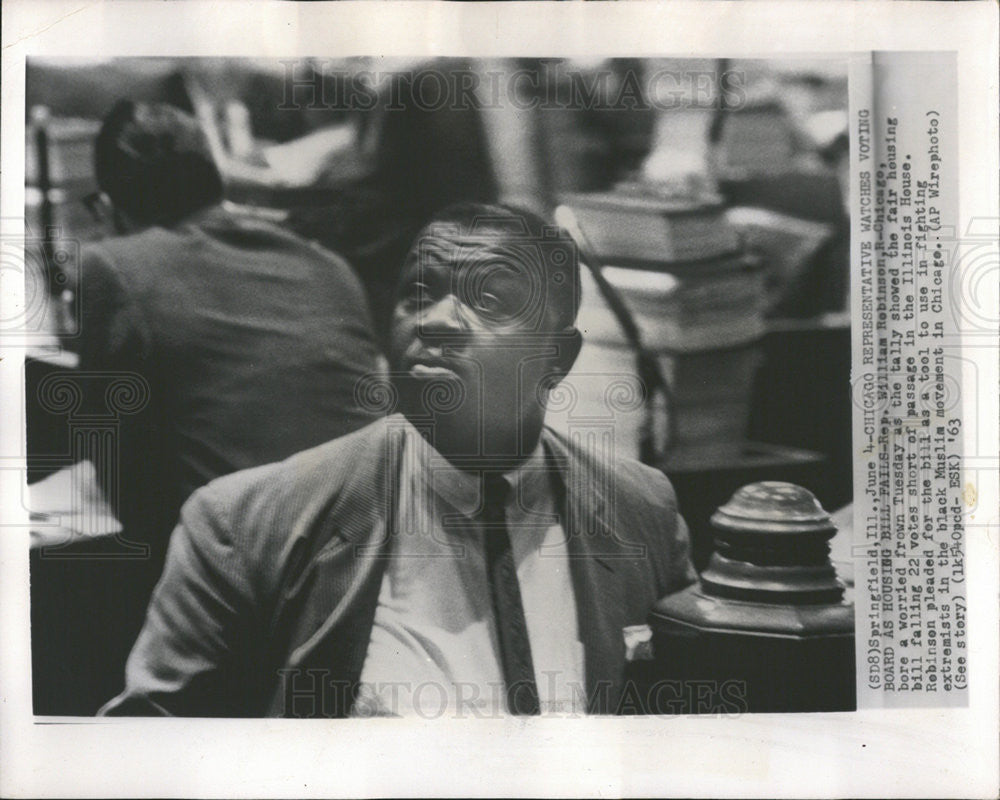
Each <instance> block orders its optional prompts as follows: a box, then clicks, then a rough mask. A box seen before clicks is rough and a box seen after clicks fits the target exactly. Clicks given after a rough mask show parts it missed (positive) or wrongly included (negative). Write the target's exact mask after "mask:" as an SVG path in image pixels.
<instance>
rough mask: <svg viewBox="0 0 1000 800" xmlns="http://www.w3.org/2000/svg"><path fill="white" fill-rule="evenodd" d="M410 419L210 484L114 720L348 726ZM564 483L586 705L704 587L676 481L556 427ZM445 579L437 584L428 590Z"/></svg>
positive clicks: (155, 607) (554, 450)
mask: <svg viewBox="0 0 1000 800" xmlns="http://www.w3.org/2000/svg"><path fill="white" fill-rule="evenodd" d="M403 425H404V422H403V420H402V418H401V417H399V416H392V417H387V418H385V419H381V420H379V421H377V422H375V423H373V424H371V425H369V426H367V427H365V428H362V429H361V430H359V431H357V432H355V433H352V434H349V435H347V436H344V437H342V438H339V439H335V440H333V441H331V442H328V443H327V444H324V445H321V446H320V447H316V448H313V449H311V450H307V451H305V452H302V453H299V454H297V455H295V456H293V457H292V458H289V459H288V460H286V461H283V462H280V463H277V464H270V465H267V466H263V467H257V468H255V469H250V470H245V471H242V472H238V473H234V474H232V475H228V476H226V477H223V478H219V479H217V480H215V481H213V482H212V483H210V484H209V485H208V486H206V487H204V488H202V489H200V490H199V491H198V492H196V493H195V494H194V495H193V496H192V497H191V499H190V500H189V501H188V503H187V504H186V505H185V507H184V509H183V511H182V514H181V520H180V523H179V524H178V526H177V528H176V529H175V531H174V533H173V536H172V539H171V542H170V550H169V554H168V557H167V565H166V568H165V570H164V573H163V576H162V578H161V579H160V583H159V585H158V586H157V589H156V591H155V593H154V595H153V598H152V602H151V603H150V607H149V611H148V614H147V618H146V622H145V626H144V627H143V630H142V632H141V634H140V635H139V638H138V640H137V642H136V644H135V647H134V649H133V651H132V654H131V656H130V657H129V661H128V666H127V668H126V687H125V690H124V692H123V693H122V694H121V695H119V696H118V697H116V698H115V699H114V700H112V701H111V702H109V703H108V704H107V705H106V706H105V707H104V708H103V709H102V711H101V713H104V714H118V715H125V714H132V715H160V714H171V715H180V716H225V717H262V716H294V717H313V716H330V717H340V716H346V715H347V714H349V712H350V708H351V703H352V701H353V698H354V692H355V691H356V689H357V685H358V679H359V676H360V673H361V668H362V665H363V664H364V659H365V653H366V651H367V647H368V641H369V637H370V633H371V628H372V622H373V619H374V615H375V608H376V605H377V602H378V594H379V589H380V586H381V582H382V575H383V572H384V569H385V565H386V562H387V559H388V558H389V557H390V542H391V538H392V535H393V532H394V528H395V515H396V510H397V505H398V503H397V491H398V484H399V465H400V462H401V459H400V454H401V451H402V446H403ZM542 441H543V443H544V447H545V451H546V455H547V457H548V459H549V463H550V464H551V465H552V467H553V472H554V474H555V475H556V476H557V480H556V482H555V483H556V485H557V487H558V492H557V499H558V503H559V508H560V513H561V519H562V523H563V527H564V529H565V531H566V533H567V539H568V549H569V554H570V571H571V576H572V582H573V588H574V591H575V594H576V604H577V609H578V615H579V630H580V638H581V640H582V642H583V645H584V653H585V656H584V669H585V679H586V689H587V692H588V707H589V710H590V711H591V712H593V713H614V711H615V710H616V708H617V706H618V702H619V700H620V698H621V693H622V688H623V681H624V671H625V663H626V659H625V645H624V640H623V635H622V629H623V628H624V627H625V626H628V625H636V624H642V623H644V622H645V620H646V616H647V614H648V612H649V610H650V608H651V606H652V605H653V603H654V602H655V601H656V600H658V599H659V598H660V597H662V596H664V595H666V594H669V593H671V592H675V591H678V590H680V589H682V588H684V587H685V586H687V585H689V584H690V583H692V582H693V581H694V580H695V577H696V576H695V572H694V569H693V568H692V566H691V562H690V558H689V546H688V538H687V529H686V526H685V525H684V521H683V520H682V519H681V517H680V515H679V514H678V513H677V508H676V501H675V497H674V493H673V489H672V488H671V486H670V484H669V482H668V481H667V479H666V477H665V476H664V475H663V474H662V473H660V472H657V471H656V470H654V469H651V468H649V467H646V466H643V465H641V464H639V463H637V462H635V461H631V460H622V461H615V462H614V463H610V462H608V461H606V460H604V459H603V458H602V457H600V456H597V455H595V454H594V453H592V452H590V450H589V449H588V448H587V447H586V446H584V445H583V443H582V441H573V440H570V439H566V438H563V437H561V436H560V435H558V434H556V433H555V432H554V431H552V430H550V429H546V430H545V431H544V432H543V436H542ZM431 588H432V587H428V590H429V591H430V590H431Z"/></svg>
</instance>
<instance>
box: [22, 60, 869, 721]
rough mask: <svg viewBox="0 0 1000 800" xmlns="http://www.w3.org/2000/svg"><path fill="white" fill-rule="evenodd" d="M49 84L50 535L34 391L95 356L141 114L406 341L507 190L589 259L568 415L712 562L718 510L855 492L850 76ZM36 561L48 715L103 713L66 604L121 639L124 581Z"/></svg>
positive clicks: (589, 73)
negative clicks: (478, 216) (101, 297)
mask: <svg viewBox="0 0 1000 800" xmlns="http://www.w3.org/2000/svg"><path fill="white" fill-rule="evenodd" d="M26 90H27V107H26V109H25V112H26V119H27V140H26V142H25V167H26V184H27V185H26V190H27V194H26V209H25V216H26V229H27V235H28V242H27V248H26V251H25V263H26V267H27V271H28V280H29V285H28V291H29V294H28V297H29V301H30V304H33V307H35V308H36V309H37V311H36V312H33V313H34V316H33V318H32V325H33V326H34V327H35V328H36V330H37V332H38V336H36V337H34V338H33V347H32V351H31V353H30V357H29V359H28V362H27V364H26V391H25V398H26V403H27V408H28V452H29V483H30V484H32V485H33V486H35V487H43V488H41V489H39V490H38V491H36V492H35V493H34V494H33V496H32V497H31V499H30V501H29V502H30V503H31V504H32V511H33V512H35V513H36V515H37V518H38V519H42V518H43V517H44V515H45V514H46V513H52V512H53V507H54V506H58V504H59V503H60V502H62V501H61V500H60V499H59V498H60V496H61V495H60V492H65V491H68V490H67V489H66V487H67V486H69V485H70V484H69V483H65V482H64V483H63V484H57V483H56V481H58V480H60V478H59V476H60V475H61V474H63V475H64V474H65V473H64V470H65V469H66V467H67V464H66V460H67V454H68V453H69V451H70V445H69V441H68V438H67V437H68V430H69V425H68V421H67V418H66V416H65V414H62V415H61V414H59V413H57V412H55V411H53V410H52V408H51V406H43V405H42V404H41V403H39V401H38V387H39V385H40V384H41V382H42V381H44V379H45V377H46V376H47V375H50V374H51V373H52V372H53V371H59V370H72V369H73V367H74V359H73V355H72V353H71V352H70V351H68V350H67V349H66V348H64V347H62V346H60V341H61V340H60V338H59V337H60V336H62V337H67V336H68V337H72V336H73V335H74V333H75V332H76V331H78V325H79V320H78V318H77V316H78V315H77V313H76V309H77V302H76V300H77V298H76V293H77V287H75V286H74V277H73V274H72V271H71V270H69V269H66V265H67V263H68V262H70V261H71V260H72V256H73V253H74V250H75V248H77V247H78V245H79V243H82V242H87V241H92V240H96V239H100V238H102V237H105V236H110V235H114V229H113V226H112V219H111V216H110V214H109V210H108V207H107V204H106V202H105V201H104V199H103V198H102V197H101V194H100V192H99V191H98V187H97V185H96V181H95V178H94V167H93V150H94V139H95V136H96V134H97V132H98V130H99V128H100V124H101V120H102V118H103V117H104V115H105V114H106V113H107V112H108V111H109V110H110V109H111V108H112V106H113V105H114V104H115V102H116V101H118V100H119V99H122V98H127V99H131V100H134V101H161V102H167V103H170V104H172V105H175V106H177V107H179V108H181V109H184V110H186V111H188V112H189V113H191V114H193V115H194V116H195V117H196V118H197V119H198V121H199V123H200V124H201V127H202V129H203V130H204V132H205V134H206V136H207V138H208V141H209V144H210V147H211V150H212V156H213V158H214V160H215V162H216V164H217V166H218V167H219V170H220V172H221V174H222V176H223V180H224V184H225V197H226V203H227V204H228V205H230V206H232V207H234V208H239V209H240V210H241V211H242V212H244V213H249V214H254V215H259V216H260V217H261V218H265V219H268V220H271V221H273V222H276V223H278V224H280V225H282V226H286V227H287V228H288V229H289V230H292V231H295V232H296V233H297V234H299V235H301V236H302V237H305V238H307V239H310V240H313V241H315V242H317V243H318V244H320V245H322V246H323V247H325V248H328V249H330V250H332V251H334V252H336V253H339V254H340V255H342V256H343V257H344V258H345V259H346V260H347V261H348V262H349V263H350V265H351V266H352V268H353V269H354V270H355V271H356V273H357V275H358V277H359V279H360V280H361V282H362V284H363V286H364V289H365V291H366V293H367V297H368V300H369V304H370V307H371V311H372V315H373V318H374V324H375V327H376V331H377V332H378V333H379V334H380V335H383V336H384V333H385V328H386V323H387V319H388V314H389V312H390V305H391V297H392V292H393V288H394V283H395V280H396V276H397V274H398V270H399V267H400V265H401V262H402V258H403V255H404V253H405V252H406V250H407V248H408V247H409V245H410V243H411V242H412V239H413V237H414V234H415V233H416V231H417V230H418V229H419V227H420V226H421V224H422V223H423V221H424V220H425V219H426V218H427V217H428V215H429V214H431V213H432V212H434V211H435V210H437V209H439V208H441V207H443V206H445V205H447V204H449V203H453V202H457V201H464V200H468V201H486V202H491V201H499V202H506V203H513V204H517V205H520V206H524V207H527V208H531V209H533V210H535V211H537V212H539V213H541V214H542V215H543V216H545V217H546V218H549V219H552V220H558V221H559V222H560V223H561V224H564V225H566V226H567V227H570V228H571V232H572V233H573V234H574V236H575V237H576V238H577V240H578V244H579V245H580V246H581V250H582V252H583V254H584V256H585V258H586V260H587V262H588V266H589V267H590V268H592V269H590V270H588V269H584V270H583V278H582V280H583V305H582V308H581V311H580V316H579V321H578V326H579V327H580V329H581V331H582V332H583V334H584V339H585V345H584V349H583V351H582V353H581V356H580V359H579V361H578V363H577V365H576V367H575V369H574V371H573V373H572V374H571V376H570V378H569V379H568V380H567V381H566V382H565V384H564V385H563V387H562V391H559V390H557V392H556V393H555V394H554V395H553V402H552V407H551V412H550V417H549V422H550V424H552V425H553V426H554V427H556V428H559V429H562V430H563V431H566V432H574V431H575V432H577V433H579V432H581V431H582V432H584V433H587V432H592V433H593V435H595V436H598V437H600V439H601V441H602V442H603V444H602V446H604V447H607V448H611V449H614V451H615V452H618V453H623V454H626V455H631V456H633V457H639V458H642V459H643V460H645V461H647V462H649V463H652V464H654V465H656V466H657V467H659V468H661V469H663V470H664V471H665V472H666V473H667V474H668V475H669V477H670V478H671V480H672V482H673V484H674V486H675V488H676V490H677V494H678V499H679V503H680V508H681V511H682V512H683V513H684V515H685V517H686V519H687V520H688V523H689V525H690V527H691V530H692V536H693V542H694V549H695V561H696V566H698V567H699V568H700V567H702V566H703V565H704V562H705V559H706V558H707V556H708V553H709V550H710V542H711V535H710V531H709V526H708V518H709V516H710V515H711V513H712V512H713V511H714V510H715V509H716V508H717V507H718V506H719V505H721V504H723V503H724V502H725V501H726V500H727V499H728V498H729V497H730V496H731V494H732V493H733V492H734V491H735V490H736V489H737V488H739V487H740V486H743V485H744V484H746V483H750V482H753V481H757V480H786V481H791V482H793V483H797V484H799V485H801V486H804V487H806V488H808V489H810V490H811V491H812V492H813V493H814V494H815V495H816V497H817V498H818V499H819V501H820V502H821V503H822V504H823V506H824V507H825V508H826V509H827V510H830V511H835V510H838V509H844V508H845V507H846V506H847V505H848V504H849V503H850V501H851V482H852V471H851V435H850V424H851V411H850V409H851V403H850V386H849V378H850V317H849V313H848V311H847V307H848V274H849V263H848V244H849V205H848V197H847V191H848V186H847V184H846V180H847V168H848V155H849V154H848V140H847V100H848V87H847V73H846V64H845V62H843V61H839V60H782V61H769V60H741V59H697V60H695V59H595V60H591V61H586V62H580V61H568V60H563V59H530V60H529V59H517V60H504V61H479V60H477V61H468V60H459V59H435V60H431V61H416V60H411V61H404V60H398V59H396V60H386V59H379V58H353V59H327V58H315V59H295V60H293V61H288V60H277V59H272V60H260V59H217V58H213V59H201V58H183V59H177V58H169V59H150V58H129V59H109V60H103V61H71V60H66V59H54V60H43V59H31V60H30V61H29V63H28V69H27V87H26ZM598 270H599V272H598ZM74 480H75V481H77V483H74V484H73V486H74V487H76V488H73V489H72V491H75V492H80V491H89V489H88V490H81V489H80V488H79V481H80V480H81V478H80V477H79V475H78V476H76V477H75V478H74ZM95 502H96V501H95ZM98 516H99V515H98ZM106 516H107V517H108V519H109V521H108V522H107V525H106V527H105V529H104V531H105V533H106V532H107V531H108V530H111V529H112V528H113V526H114V523H113V509H112V510H110V511H109V512H108V513H107V514H106ZM839 519H840V520H842V521H843V520H849V514H848V513H847V512H845V513H844V514H842V515H840V516H839ZM88 525H90V526H91V527H90V529H89V533H91V534H99V533H100V532H101V524H99V523H97V522H94V520H93V519H91V520H90V521H89V522H88ZM838 538H839V539H841V538H842V537H838ZM843 541H846V540H843ZM38 543H39V545H41V544H44V543H45V539H44V537H40V538H39V539H38ZM836 548H837V545H836V543H835V552H834V555H835V558H836V557H837V555H838V553H837V550H836ZM840 556H841V557H842V559H846V556H845V555H844V551H843V550H842V551H841V553H840ZM92 569H97V567H93V568H92ZM32 570H33V575H32V583H33V586H32V589H33V601H32V615H33V624H34V627H33V630H34V632H35V641H34V657H35V676H36V684H35V686H36V692H35V702H36V713H41V714H46V713H63V714H73V713H84V714H88V713H93V711H94V710H95V709H96V705H95V703H96V704H97V705H99V703H100V702H103V701H104V700H106V699H107V698H108V697H110V696H111V694H112V693H113V691H115V690H117V686H118V684H119V682H120V677H119V676H117V675H114V676H111V677H109V678H108V679H107V680H106V681H105V682H104V683H103V684H102V683H100V682H97V683H94V682H93V681H92V682H91V684H90V685H86V686H83V685H81V684H80V682H79V680H77V681H76V683H74V681H73V679H72V678H70V677H69V676H68V675H67V673H66V666H65V663H63V662H64V655H65V653H66V652H67V650H68V649H69V650H72V647H71V646H70V645H68V644H67V642H72V641H73V640H74V637H76V638H77V639H79V637H80V636H81V633H80V631H79V619H78V618H74V617H73V615H72V614H70V613H68V612H67V609H69V608H72V607H73V606H74V605H75V604H79V603H85V604H88V605H89V614H90V619H92V620H95V621H96V622H97V627H100V625H101V624H103V623H101V619H103V618H107V619H113V611H110V610H108V609H112V608H113V606H114V603H115V599H114V590H113V581H112V584H111V585H112V588H111V589H109V590H107V591H108V594H107V596H106V597H104V599H103V600H102V599H100V598H98V597H97V596H96V595H95V594H94V585H95V580H96V579H95V578H94V576H93V574H92V575H91V576H90V577H89V578H86V579H82V578H81V577H80V576H81V574H82V573H81V568H80V566H79V564H78V563H76V564H75V566H74V565H73V564H70V563H68V562H60V561H58V560H52V559H47V560H46V559H40V558H38V557H37V555H33V562H32ZM88 581H89V582H88ZM56 585H59V586H62V587H63V590H62V591H61V592H53V591H51V589H46V588H45V587H52V586H56ZM36 586H41V587H43V590H42V591H39V592H38V593H37V595H36V592H35V589H36ZM74 586H75V587H76V588H73V587H74ZM74 593H75V594H74ZM102 603H104V604H105V606H106V608H103V610H102V606H101V604H102ZM111 627H112V628H113V627H114V626H113V625H112V626H111ZM93 635H94V634H93V631H91V632H90V633H88V634H87V636H88V637H93ZM108 636H109V637H111V638H109V639H108V641H107V642H105V643H104V645H102V646H103V647H105V648H106V649H107V650H108V651H115V652H117V650H121V649H122V647H123V645H122V644H121V642H120V641H119V640H120V639H121V640H123V639H124V638H125V637H124V636H122V635H121V634H118V636H117V638H116V639H115V638H114V637H113V636H112V634H108ZM128 644H129V645H130V644H131V638H130V639H128ZM80 647H81V648H82V647H83V644H80ZM87 647H88V648H89V650H88V652H93V651H94V650H99V649H100V647H95V646H94V645H93V642H92V638H91V641H90V644H89V645H88V646H87ZM94 657H95V658H96V657H97V656H94ZM100 672H101V670H100V669H96V668H95V669H94V670H93V673H94V674H100ZM45 676H50V677H51V679H50V680H48V681H47V683H46V682H45V680H46V679H45Z"/></svg>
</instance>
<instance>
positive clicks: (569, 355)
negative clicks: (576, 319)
mask: <svg viewBox="0 0 1000 800" xmlns="http://www.w3.org/2000/svg"><path fill="white" fill-rule="evenodd" d="M558 341H559V352H558V353H557V354H556V357H555V367H556V369H557V370H558V371H559V373H560V377H562V376H565V375H567V374H568V373H569V371H570V370H571V369H573V364H575V363H576V357H577V356H578V355H580V348H581V347H582V346H583V336H582V335H581V333H580V331H579V329H578V328H577V327H576V326H575V325H567V326H566V327H565V328H563V330H562V331H561V335H560V336H559V340H558Z"/></svg>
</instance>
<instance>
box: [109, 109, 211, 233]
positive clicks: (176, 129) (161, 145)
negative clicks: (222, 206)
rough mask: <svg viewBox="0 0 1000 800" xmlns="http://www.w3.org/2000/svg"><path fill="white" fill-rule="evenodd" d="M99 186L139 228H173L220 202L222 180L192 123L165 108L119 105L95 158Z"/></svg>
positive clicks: (204, 142) (197, 129)
mask: <svg viewBox="0 0 1000 800" xmlns="http://www.w3.org/2000/svg"><path fill="white" fill-rule="evenodd" d="M94 167H95V172H96V175H97V183H98V185H99V186H100V187H101V190H102V191H103V192H104V193H105V194H107V195H108V197H109V198H110V199H111V202H112V203H114V205H115V208H116V209H117V210H119V211H122V212H124V213H125V214H127V215H128V216H129V217H130V218H131V219H132V220H134V221H135V222H136V223H138V224H140V225H156V224H159V225H171V224H173V223H175V222H177V221H179V220H180V219H182V218H183V217H186V216H187V215H188V214H191V213H193V212H194V211H197V210H198V209H200V208H204V207H205V206H210V205H213V204H215V203H218V202H219V201H220V200H222V177H221V176H220V175H219V170H218V168H217V167H216V166H215V162H214V161H213V160H212V155H211V152H210V150H209V147H208V141H207V139H206V138H205V135H204V133H203V132H202V130H201V128H200V127H199V126H198V122H197V121H196V120H195V119H194V117H192V116H190V115H188V114H186V113H184V112H183V111H181V110H180V109H178V108H175V107H174V106H170V105H166V104H164V103H133V102H131V101H129V100H122V101H119V102H118V103H117V104H116V105H115V107H114V108H113V109H111V111H110V112H109V113H108V115H107V116H106V117H105V118H104V124H103V125H102V126H101V131H100V133H99V134H98V136H97V143H96V147H95V153H94Z"/></svg>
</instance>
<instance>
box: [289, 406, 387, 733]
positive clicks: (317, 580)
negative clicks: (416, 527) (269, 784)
mask: <svg viewBox="0 0 1000 800" xmlns="http://www.w3.org/2000/svg"><path fill="white" fill-rule="evenodd" d="M392 419H393V418H391V417H390V418H389V420H392ZM378 430H379V431H380V432H381V433H382V435H376V436H375V437H374V439H373V440H369V441H366V442H364V445H365V446H362V447H359V448H358V452H357V458H356V459H354V460H353V461H352V463H351V464H347V465H345V466H344V469H346V470H348V471H349V474H350V477H349V478H348V479H347V480H346V481H345V483H344V485H343V488H342V490H341V492H340V495H339V497H338V499H337V500H336V501H335V502H334V504H333V505H332V507H331V508H330V510H329V512H328V514H327V521H328V523H329V524H332V525H333V526H334V528H335V531H334V535H333V536H332V537H331V538H330V539H329V540H328V541H326V542H324V543H321V545H320V546H319V547H318V548H316V549H315V550H314V552H313V553H312V554H311V555H310V556H309V558H308V559H307V566H306V568H305V571H304V572H303V574H302V576H301V577H300V578H298V579H297V580H295V581H294V583H291V584H290V585H289V586H288V587H287V588H286V590H285V592H284V595H283V598H282V606H283V609H282V613H280V614H279V615H278V617H277V620H278V621H277V624H278V625H285V626H288V627H289V628H290V629H291V631H292V635H291V637H290V638H289V639H288V642H289V650H290V652H289V653H288V655H287V657H286V658H285V668H284V671H283V674H282V675H281V678H282V681H281V683H282V684H283V686H280V687H279V692H278V694H276V695H275V696H274V698H273V700H272V704H273V703H275V702H281V703H283V708H282V709H281V710H279V711H278V712H277V713H282V712H283V713H282V715H289V716H346V715H347V714H348V713H349V711H350V706H351V704H352V702H353V697H354V691H355V688H356V686H357V682H358V679H359V678H360V675H361V669H362V667H363V666H364V659H365V654H366V653H367V650H368V642H369V639H370V637H371V628H372V623H373V621H374V618H375V609H376V607H377V605H378V594H379V590H380V588H381V584H382V576H383V574H384V572H385V565H386V563H387V560H388V556H389V539H390V536H391V535H392V533H393V532H394V530H395V517H396V513H397V508H398V487H399V474H398V472H399V467H400V463H401V461H402V459H401V458H400V453H401V450H402V446H403V437H402V430H401V428H400V426H397V425H394V424H392V422H391V421H387V422H385V423H383V424H382V425H380V426H379V428H378ZM286 652H287V651H286ZM294 682H297V684H298V685H294ZM282 690H283V692H282ZM282 693H283V697H279V696H278V695H279V694H282ZM296 702H297V703H298V708H296ZM272 710H273V709H272Z"/></svg>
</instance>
